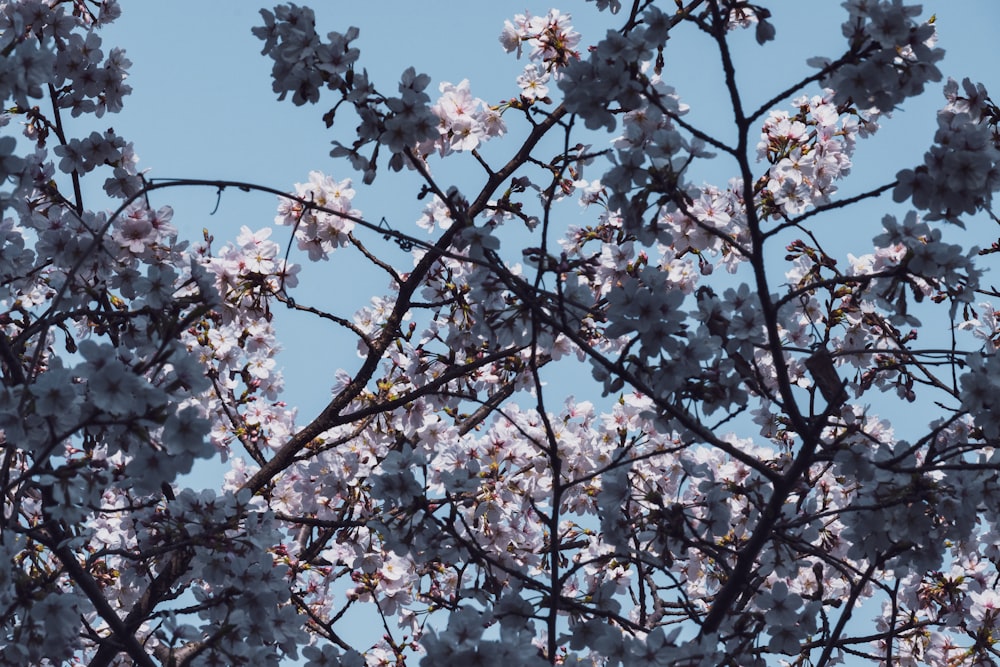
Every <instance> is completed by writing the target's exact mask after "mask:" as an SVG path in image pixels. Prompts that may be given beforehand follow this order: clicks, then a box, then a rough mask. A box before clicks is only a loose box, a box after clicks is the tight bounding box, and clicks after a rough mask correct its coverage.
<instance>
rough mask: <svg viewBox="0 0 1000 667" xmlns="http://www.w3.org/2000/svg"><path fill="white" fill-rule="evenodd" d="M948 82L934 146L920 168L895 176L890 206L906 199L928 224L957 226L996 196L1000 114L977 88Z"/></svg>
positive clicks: (999, 185) (999, 171)
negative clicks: (942, 222)
mask: <svg viewBox="0 0 1000 667" xmlns="http://www.w3.org/2000/svg"><path fill="white" fill-rule="evenodd" d="M962 88H963V90H964V92H965V97H962V96H959V94H958V83H957V82H956V81H954V80H952V79H949V81H948V85H946V86H945V89H944V94H945V97H946V98H947V99H948V105H947V106H945V108H944V109H942V110H941V111H940V112H939V113H938V130H937V132H936V133H935V134H934V146H932V147H931V149H930V150H929V151H928V152H927V153H926V154H925V155H924V164H923V165H921V166H919V167H917V168H916V169H904V170H903V171H901V172H899V174H897V176H896V178H897V179H898V182H899V184H898V185H897V186H896V189H895V190H894V191H893V198H894V199H895V200H896V201H904V200H908V199H911V200H912V201H913V205H914V206H916V207H917V208H919V209H922V210H925V211H927V212H928V217H929V219H931V220H936V219H942V218H943V219H946V220H951V221H958V218H959V216H962V215H972V214H974V213H976V212H977V211H980V210H983V209H986V210H989V209H990V204H991V203H992V201H993V193H994V192H996V191H997V190H1000V139H998V138H997V130H996V128H997V125H998V123H1000V111H998V110H997V107H996V105H994V104H993V102H992V101H991V100H990V98H989V96H988V95H987V93H986V89H985V88H983V86H982V85H978V86H974V85H972V82H971V81H969V80H968V79H965V80H964V81H963V82H962Z"/></svg>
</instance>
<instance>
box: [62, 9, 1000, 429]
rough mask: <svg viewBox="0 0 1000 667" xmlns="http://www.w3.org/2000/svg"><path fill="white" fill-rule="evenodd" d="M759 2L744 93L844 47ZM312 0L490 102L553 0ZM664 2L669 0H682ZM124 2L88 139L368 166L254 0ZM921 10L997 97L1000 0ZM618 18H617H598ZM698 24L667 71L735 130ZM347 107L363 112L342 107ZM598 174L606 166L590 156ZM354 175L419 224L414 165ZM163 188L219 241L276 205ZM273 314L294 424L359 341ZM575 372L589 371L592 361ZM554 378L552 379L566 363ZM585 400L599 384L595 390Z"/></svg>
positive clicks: (325, 296)
mask: <svg viewBox="0 0 1000 667" xmlns="http://www.w3.org/2000/svg"><path fill="white" fill-rule="evenodd" d="M305 4H308V3H305ZM764 4H765V5H767V6H768V7H770V8H771V9H772V11H773V13H774V19H773V22H774V24H775V25H776V27H777V41H776V42H773V43H771V44H769V45H767V46H765V47H759V46H757V45H756V43H755V42H754V40H753V32H752V30H751V31H747V32H745V33H744V34H742V35H737V36H735V37H734V39H735V43H736V45H737V48H736V55H737V58H738V59H737V66H738V68H739V76H740V81H741V82H742V84H743V90H744V93H745V95H746V96H747V97H748V98H749V99H748V101H747V106H748V107H755V106H756V105H755V104H754V102H757V103H760V102H762V101H764V100H766V99H768V98H770V97H771V96H772V95H773V94H774V93H775V92H777V91H779V90H781V89H783V88H784V87H786V86H787V85H788V84H789V83H791V82H793V81H794V80H796V79H798V78H801V77H802V76H804V75H807V74H809V73H811V72H812V71H813V70H812V69H811V68H810V67H808V66H807V65H806V64H805V61H806V59H807V58H809V57H811V56H817V55H826V56H831V57H836V56H837V55H839V54H840V53H842V52H843V50H844V48H845V41H844V38H843V37H842V35H841V31H840V24H841V23H842V21H843V20H844V17H845V16H846V13H845V11H844V10H843V9H842V7H841V6H840V2H839V1H837V0H778V1H774V2H764ZM312 6H313V7H314V8H315V10H316V14H317V24H318V28H319V32H320V33H321V34H325V33H326V32H328V31H330V30H337V31H344V30H346V29H347V28H348V26H352V25H353V26H358V27H359V28H360V29H361V37H360V39H359V40H358V41H357V42H356V45H357V46H359V47H360V49H361V58H360V66H361V67H364V68H367V69H368V71H369V74H370V76H371V78H372V80H373V82H374V83H375V85H376V87H377V88H379V89H380V90H382V91H384V92H387V93H390V94H391V93H394V92H395V89H396V84H397V82H398V80H399V74H400V73H401V72H402V71H403V70H404V69H405V68H407V67H409V66H411V65H412V66H414V67H415V68H416V69H417V70H418V71H422V72H426V73H428V74H430V75H431V77H432V79H433V84H432V88H431V92H432V95H431V96H432V98H433V97H434V94H433V91H434V90H436V86H437V84H438V83H440V82H441V81H451V82H458V81H460V80H462V79H464V78H468V79H470V81H471V83H472V92H473V94H474V95H476V96H479V97H482V98H483V99H485V100H487V101H489V102H494V103H496V102H500V101H501V100H504V99H507V98H510V97H511V96H514V95H516V94H517V87H516V84H515V78H516V77H517V75H518V74H519V73H520V71H521V69H522V67H523V65H524V61H521V62H518V61H516V60H515V59H514V57H513V55H508V54H505V53H504V52H503V50H502V48H501V47H500V44H499V42H498V40H497V37H498V35H499V33H500V30H501V28H502V26H503V21H504V19H508V18H511V17H513V15H514V14H516V13H523V12H524V11H525V9H528V10H530V11H531V12H532V13H533V14H544V13H545V12H546V11H547V10H548V8H549V5H546V4H540V3H538V2H536V1H535V0H513V1H511V2H507V1H506V0H490V1H484V0H466V2H461V3H459V2H442V1H439V0H424V1H421V2H416V1H414V0H373V1H367V2H366V1H363V0H353V1H341V0H325V1H323V0H317V1H315V2H313V3H312ZM664 6H665V9H666V10H669V8H670V7H671V6H672V2H664ZM558 7H559V8H560V9H561V10H562V11H564V12H569V13H571V14H573V16H574V24H575V25H576V26H577V29H578V30H579V31H580V32H581V33H583V45H589V44H593V43H595V42H596V41H598V40H599V39H600V38H601V36H602V35H603V34H604V32H605V31H606V30H607V29H608V28H609V27H617V26H618V18H614V17H610V16H609V15H607V14H603V15H598V14H597V12H596V10H595V8H594V5H593V4H592V3H584V2H582V1H580V0H573V1H567V2H565V3H563V4H561V5H558ZM122 9H123V16H122V18H121V19H120V20H119V21H118V22H117V23H116V24H115V25H113V26H111V27H110V28H109V29H107V30H105V31H104V33H103V35H104V40H105V42H104V43H105V52H107V49H108V48H110V47H111V46H121V47H124V48H125V49H126V51H127V54H128V57H129V58H130V59H131V60H132V62H133V66H132V69H131V77H130V80H129V83H130V84H131V85H132V86H133V88H134V92H133V94H132V95H131V96H130V97H128V98H126V100H125V110H124V111H123V112H122V113H121V114H118V115H117V116H106V117H105V118H103V119H101V120H100V121H98V124H97V125H96V127H87V128H86V132H84V131H83V128H81V131H80V132H78V133H77V135H78V136H83V135H85V134H86V133H88V132H89V131H90V130H91V129H104V128H106V127H107V126H108V125H113V126H114V128H115V130H116V131H117V132H118V133H119V134H120V135H121V136H124V137H125V138H126V139H128V140H131V141H133V142H134V143H135V148H136V152H137V153H138V155H139V157H140V158H141V162H140V167H141V168H149V169H150V170H151V171H150V173H149V175H150V176H151V177H159V178H163V177H189V178H219V179H231V180H244V181H249V182H252V183H259V184H263V185H269V186H272V187H276V188H279V189H285V190H291V189H292V185H293V184H294V183H296V182H303V181H305V180H307V176H308V173H309V171H310V170H321V171H324V172H326V173H328V174H330V175H332V176H334V177H335V178H337V179H342V178H346V177H351V178H355V177H357V176H358V175H357V174H356V173H355V172H353V170H352V169H351V168H350V165H349V164H347V163H346V162H344V161H335V160H333V159H332V158H330V157H329V150H330V148H331V145H330V142H331V140H332V139H334V138H339V139H341V140H342V141H345V142H347V141H349V140H350V138H351V136H352V132H353V127H354V124H353V123H349V124H348V125H347V126H346V127H339V128H338V127H335V128H334V129H333V130H332V131H331V130H327V129H326V128H325V127H324V124H323V122H322V121H321V116H322V114H323V113H324V112H325V111H326V110H327V109H328V108H329V106H330V105H332V103H333V102H334V101H335V100H334V98H333V96H332V95H331V96H329V97H327V98H324V99H321V102H320V104H319V105H316V106H306V107H302V108H297V107H294V106H293V105H292V104H291V103H290V102H289V101H285V102H282V103H279V102H277V101H276V96H275V94H274V93H272V91H271V82H270V69H271V66H270V61H269V60H268V59H266V58H264V57H263V56H261V55H260V48H261V45H262V42H260V41H259V40H257V39H256V38H255V37H253V36H252V35H251V34H250V29H251V27H253V26H255V25H258V24H259V23H260V17H259V15H258V12H257V9H258V5H257V3H256V2H255V1H254V0H169V1H165V2H152V1H148V0H147V1H142V0H135V1H133V0H124V1H123V2H122ZM924 9H925V12H926V15H929V14H931V13H936V15H937V26H938V31H939V35H940V43H939V44H940V46H942V47H943V48H944V49H945V50H946V52H947V53H946V58H945V60H944V62H943V64H942V66H941V69H942V72H943V73H944V75H945V77H946V78H947V77H948V76H952V77H955V78H957V79H959V80H961V78H962V77H964V76H969V77H971V78H972V79H973V80H974V81H981V82H983V83H984V84H985V85H986V87H987V89H991V90H992V92H993V97H994V99H1000V75H998V72H997V67H996V52H995V49H994V48H991V47H990V45H991V44H995V43H996V40H997V38H998V35H997V32H998V30H1000V0H947V1H944V0H942V1H939V2H928V3H925V5H924ZM609 18H610V19H611V20H612V21H613V23H610V24H608V23H603V22H602V21H606V20H607V19H609ZM692 32H693V31H692V30H690V29H689V28H686V29H685V30H683V31H681V32H680V33H678V34H677V36H676V37H675V38H673V39H671V41H670V42H669V45H668V47H667V52H666V68H665V72H664V79H665V80H666V81H667V82H668V83H670V84H671V85H674V86H675V87H676V88H677V91H678V93H679V94H680V96H681V98H682V101H684V102H685V103H687V104H689V105H690V106H691V113H690V115H689V117H688V118H689V120H691V121H693V122H695V123H696V124H697V125H699V126H700V127H702V128H704V129H707V130H709V131H711V132H713V133H717V134H718V136H720V137H721V138H724V139H725V138H731V136H732V132H731V130H730V129H729V128H730V124H731V120H730V114H729V113H728V112H727V109H728V106H727V99H726V97H725V95H724V89H723V86H722V79H721V68H720V66H719V59H718V54H717V53H716V51H715V50H714V49H713V48H712V45H711V44H710V43H709V41H708V39H707V38H705V37H704V36H703V35H692ZM942 83H943V82H942ZM940 90H941V86H940V85H939V84H933V88H932V89H931V90H930V91H929V92H928V94H927V95H926V96H925V97H924V98H922V99H920V100H917V101H909V102H907V103H906V107H905V110H904V111H902V112H897V113H896V114H895V117H894V118H893V119H892V120H887V121H886V122H885V123H883V126H884V129H883V131H882V132H880V134H879V136H878V137H877V138H876V139H875V140H874V141H873V142H871V143H870V144H866V143H862V144H861V146H860V147H859V150H858V153H857V155H856V158H855V165H856V166H855V169H854V172H853V175H852V177H851V178H849V179H848V180H847V181H846V182H844V183H842V184H841V190H840V191H841V194H842V195H844V196H847V195H850V194H854V193H857V192H861V191H864V190H866V189H868V188H870V187H874V186H875V185H879V184H882V183H885V182H888V181H890V180H892V178H894V176H895V174H896V172H897V171H898V170H899V169H901V168H903V167H907V166H913V165H915V164H917V163H919V162H920V161H921V160H922V155H923V153H924V151H925V150H926V149H927V147H928V146H929V145H930V142H931V140H932V137H933V134H934V130H935V127H936V122H935V116H934V112H935V111H936V109H938V108H940V107H941V106H942V105H943V102H944V99H943V97H942V96H941V93H940ZM783 108H787V105H785V106H784V107H783ZM345 118H347V119H351V120H353V117H352V116H351V115H350V114H348V115H346V116H345ZM608 139H610V137H607V136H605V137H598V138H597V139H596V140H595V144H596V147H597V148H601V147H603V146H602V145H601V142H606V141H607V140H608ZM497 148H498V149H500V150H503V151H513V150H514V149H515V148H516V146H515V145H513V143H512V142H503V141H501V142H498V144H497ZM448 162H452V161H451V160H449V161H448ZM454 162H455V163H457V164H458V165H460V166H465V165H468V164H469V162H463V161H462V160H455V161H454ZM444 167H445V165H444V163H442V165H441V167H440V169H441V170H442V171H439V172H438V173H439V174H441V175H442V176H443V177H448V178H452V177H453V178H454V179H455V180H456V182H458V183H460V184H464V185H465V186H466V188H467V189H466V190H465V191H466V192H467V193H470V192H471V191H472V186H473V185H474V184H475V181H474V180H470V179H469V175H470V174H476V173H477V171H476V169H475V168H472V169H469V170H465V171H444ZM436 168H437V167H436ZM733 171H734V170H733V167H732V165H731V164H726V163H724V162H722V161H721V160H720V161H718V164H717V166H716V167H713V168H712V169H711V170H707V171H706V172H705V173H704V174H701V175H700V177H702V178H706V179H711V180H713V181H714V182H715V183H717V184H719V185H724V184H725V182H726V180H727V179H728V178H729V177H730V176H732V175H735V174H734V173H733ZM588 177H589V178H596V177H597V171H596V169H595V170H592V171H591V173H590V174H588ZM443 180H444V178H443ZM445 183H446V184H447V183H448V181H447V180H445ZM356 184H357V185H358V186H359V187H358V196H357V198H356V200H355V205H356V206H357V208H359V209H361V210H362V211H363V213H364V214H365V217H366V218H368V219H370V220H373V221H378V220H379V219H380V218H381V217H383V216H384V217H385V218H386V219H387V220H388V221H389V222H390V224H391V225H392V226H393V227H394V228H397V229H402V230H407V231H410V232H413V233H420V230H419V229H417V228H416V226H415V225H414V224H413V222H414V221H415V220H416V219H417V218H418V217H419V216H420V212H421V208H422V204H421V202H418V201H417V200H416V198H415V194H416V187H415V181H414V180H413V179H412V178H407V177H403V178H400V177H396V176H395V175H392V174H389V173H386V172H384V171H382V172H380V175H379V178H378V180H376V183H375V185H374V186H373V187H372V188H363V187H360V178H356ZM95 187H96V184H95ZM92 192H93V194H94V195H99V193H98V192H95V191H92ZM97 201H99V199H98V197H92V198H91V199H90V202H89V205H90V206H95V203H96V202H97ZM153 203H154V204H155V205H157V206H159V205H163V204H170V205H172V206H173V207H174V209H175V217H174V220H173V222H174V224H175V225H177V227H178V228H179V229H180V230H181V233H182V234H185V235H188V236H189V237H191V238H197V237H198V236H200V234H201V229H202V228H208V229H209V230H210V232H211V233H212V234H214V235H215V237H216V239H217V241H216V247H219V246H221V245H222V244H223V243H225V242H226V241H227V240H230V239H234V238H235V236H236V235H237V234H238V231H239V228H240V226H241V225H247V226H249V227H251V228H253V229H257V228H260V227H264V226H269V225H271V224H272V221H273V218H274V214H275V206H276V201H275V199H274V198H273V197H270V196H264V195H259V194H243V193H240V192H237V191H229V192H227V193H225V194H224V195H223V197H222V201H221V205H220V206H219V209H218V211H217V213H215V214H214V215H210V212H211V211H212V210H213V209H214V208H215V206H216V195H215V192H214V191H213V190H210V189H201V190H195V189H187V190H180V189H171V190H167V191H162V192H158V193H154V195H153ZM562 210H563V211H565V216H566V217H565V224H567V225H569V224H576V225H582V224H588V223H589V222H591V221H592V220H593V217H592V214H588V213H585V212H581V211H580V209H579V208H578V207H576V206H575V205H573V206H564V207H563V209H562ZM889 210H897V212H898V207H896V208H894V207H893V205H892V203H891V201H890V200H889V198H888V197H883V198H882V199H880V200H878V201H876V202H871V203H869V204H867V205H866V206H864V207H859V208H856V209H851V212H849V213H848V214H847V215H846V216H841V217H839V218H835V219H829V220H824V221H823V222H822V224H823V225H830V226H831V227H830V228H828V231H832V232H833V235H834V236H837V237H839V238H841V239H842V240H843V241H844V242H845V244H844V245H843V249H844V252H847V251H851V252H854V254H856V255H860V254H863V253H865V252H867V251H869V250H870V246H871V244H870V239H871V238H872V237H873V236H874V235H875V234H877V233H878V231H879V230H880V228H881V226H880V224H879V221H880V220H881V217H882V215H883V214H884V213H885V212H886V211H889ZM976 222H977V225H981V227H979V228H978V229H975V228H974V229H973V230H972V234H974V235H977V238H978V237H981V240H979V241H978V242H979V243H980V244H989V243H990V242H992V240H994V239H995V237H996V234H995V229H994V227H995V226H994V225H993V223H991V222H990V221H989V220H986V219H980V220H978V221H976ZM288 234H289V230H287V229H282V228H279V229H276V230H275V234H274V236H273V237H272V238H274V240H277V241H278V242H279V243H281V244H282V247H283V248H284V247H285V245H286V244H287V237H288ZM991 235H992V236H991ZM365 238H366V242H368V243H369V245H370V247H371V248H373V249H375V250H376V251H379V252H384V253H386V256H387V257H389V258H390V259H391V260H392V261H393V262H394V263H395V264H396V265H397V266H400V267H407V266H409V265H410V263H409V260H408V258H407V257H406V256H405V254H404V253H402V252H401V251H400V250H399V249H398V248H396V247H395V246H394V245H392V244H390V243H386V242H383V241H382V240H381V238H379V237H378V236H377V235H374V234H370V235H368V236H367V237H365ZM292 259H293V261H296V262H298V263H300V264H303V265H304V270H303V274H302V286H301V287H300V288H299V291H298V293H297V294H295V296H296V298H297V300H299V301H300V302H303V303H307V302H308V303H312V304H313V305H316V306H318V307H324V308H328V309H330V310H332V311H333V312H336V313H337V314H340V315H344V316H350V314H351V313H353V311H354V310H355V309H356V307H357V306H359V305H364V304H366V303H368V301H369V299H370V297H371V296H373V295H381V294H384V293H385V291H386V290H385V286H386V283H385V280H384V279H383V277H381V276H379V275H378V274H373V273H371V272H368V271H366V270H365V268H364V266H363V265H361V264H359V263H358V262H357V261H356V260H355V258H354V257H353V256H351V257H348V255H347V254H346V253H341V254H338V253H335V254H334V255H333V258H332V259H331V260H330V261H329V262H326V263H322V264H320V265H315V266H309V265H308V262H307V260H306V258H305V257H303V256H302V255H301V254H298V255H297V254H296V252H295V251H294V250H293V255H292ZM278 325H279V327H280V330H279V337H280V340H281V341H282V343H283V345H284V348H285V351H284V352H283V354H282V355H281V356H280V358H279V364H281V365H282V366H283V367H284V371H285V376H286V380H287V391H286V394H285V396H284V399H285V400H286V401H287V402H288V403H289V404H290V405H298V406H299V407H300V414H299V423H300V424H301V423H306V422H307V421H308V420H309V419H311V418H312V417H313V416H314V415H315V414H316V413H317V412H318V411H319V410H320V409H321V408H322V407H323V406H324V405H325V404H326V401H327V400H328V398H329V390H330V386H331V385H332V384H333V381H334V378H333V372H334V370H335V369H336V368H338V367H344V368H346V369H348V370H350V369H352V368H354V367H356V365H357V357H356V355H355V347H354V344H353V342H351V341H350V340H349V339H347V338H346V337H343V336H340V335H338V334H336V333H333V332H331V331H330V330H329V329H328V328H325V327H323V326H322V325H317V324H316V322H315V321H313V320H309V319H307V318H298V317H290V316H288V315H284V316H282V317H281V318H279V320H278ZM575 372H576V371H574V372H569V374H568V375H566V377H573V376H574V373H575ZM583 372H584V374H589V370H587V369H583ZM550 379H551V380H552V382H553V383H554V385H553V386H554V387H558V384H559V382H560V379H559V377H558V375H556V376H551V377H550ZM564 380H565V379H564ZM566 386H569V382H566ZM580 398H594V399H598V398H599V394H597V395H595V396H593V397H587V396H580ZM560 402H561V401H558V400H554V397H553V398H550V400H549V403H550V405H558V404H559V403H560Z"/></svg>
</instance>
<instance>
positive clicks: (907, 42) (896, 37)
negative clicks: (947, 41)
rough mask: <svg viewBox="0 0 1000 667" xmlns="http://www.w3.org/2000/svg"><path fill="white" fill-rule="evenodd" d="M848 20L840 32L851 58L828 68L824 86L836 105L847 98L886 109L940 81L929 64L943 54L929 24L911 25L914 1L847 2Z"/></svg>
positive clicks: (818, 61) (916, 11) (817, 61)
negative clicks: (846, 43) (909, 2)
mask: <svg viewBox="0 0 1000 667" xmlns="http://www.w3.org/2000/svg"><path fill="white" fill-rule="evenodd" d="M844 6H845V7H846V8H847V10H848V13H849V15H850V16H849V18H848V19H847V21H845V22H844V25H843V30H844V36H845V37H847V38H848V40H849V41H850V45H851V51H850V53H851V55H853V56H854V59H853V60H851V61H848V62H847V63H845V64H844V65H843V66H842V67H838V68H834V69H833V71H832V72H830V73H829V74H828V75H827V76H826V77H825V78H824V85H826V86H828V87H829V88H831V89H833V90H834V91H836V94H835V97H834V101H835V102H836V103H837V104H843V103H845V102H851V103H853V104H855V105H856V106H857V107H858V108H861V109H868V108H874V109H876V110H878V111H880V112H882V113H885V112H889V111H892V110H893V109H895V108H896V106H897V105H898V104H900V103H901V102H902V101H903V100H905V99H906V98H908V97H913V96H915V95H919V94H921V93H922V92H924V86H925V85H926V84H927V83H928V82H930V81H940V80H941V72H940V70H938V68H937V66H936V65H935V63H937V62H939V61H940V60H941V59H942V58H943V57H944V50H943V49H940V48H937V47H936V46H935V42H936V40H937V36H936V32H935V30H934V25H933V23H932V22H930V21H928V22H924V23H917V22H916V21H915V20H914V17H917V16H919V15H920V12H921V7H920V5H904V4H903V3H902V2H901V0H877V1H874V2H872V1H870V0H848V1H847V2H845V3H844ZM810 63H811V64H813V65H815V66H817V67H823V68H828V67H830V61H829V60H827V59H824V58H813V59H812V60H810Z"/></svg>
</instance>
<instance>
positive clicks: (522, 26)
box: [500, 9, 580, 102]
mask: <svg viewBox="0 0 1000 667" xmlns="http://www.w3.org/2000/svg"><path fill="white" fill-rule="evenodd" d="M570 20H571V17H570V15H569V14H563V13H561V12H560V11H559V10H557V9H552V10H549V13H548V14H547V15H546V16H532V15H531V14H529V13H524V14H517V15H515V16H514V20H513V22H511V21H505V22H504V29H503V32H502V33H501V34H500V44H501V45H502V46H503V48H504V50H505V51H506V52H507V53H511V52H516V53H517V57H518V58H520V57H521V54H522V52H523V49H524V45H525V44H527V45H528V46H529V47H531V51H530V52H529V53H528V59H529V60H531V61H532V62H530V63H528V64H527V65H525V67H524V72H523V73H522V74H521V75H520V76H519V77H518V78H517V85H518V87H519V88H520V89H521V98H522V99H524V100H526V101H528V102H533V101H535V100H547V99H548V95H549V87H548V83H549V81H550V79H552V78H555V79H556V80H558V79H559V77H560V71H561V70H562V69H563V68H565V67H566V66H567V65H568V64H569V63H571V62H573V61H575V60H578V59H579V57H580V54H579V53H578V52H577V51H575V50H574V49H575V48H576V46H577V45H578V44H579V43H580V33H578V32H576V31H575V30H573V26H572V25H571V24H570Z"/></svg>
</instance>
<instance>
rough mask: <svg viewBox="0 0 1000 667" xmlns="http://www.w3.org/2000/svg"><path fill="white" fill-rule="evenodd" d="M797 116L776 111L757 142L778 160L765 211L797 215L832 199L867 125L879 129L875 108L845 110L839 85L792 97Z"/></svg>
mask: <svg viewBox="0 0 1000 667" xmlns="http://www.w3.org/2000/svg"><path fill="white" fill-rule="evenodd" d="M792 104H793V105H794V106H796V107H797V108H798V109H799V111H798V113H797V114H795V115H794V116H792V115H790V114H789V113H787V112H784V111H772V112H771V114H770V116H769V117H768V119H767V120H766V121H765V123H764V127H763V128H762V131H761V139H760V142H759V143H758V144H757V158H758V159H759V160H764V159H766V160H767V161H768V162H769V163H770V164H771V165H772V166H771V168H770V169H769V171H768V175H767V182H766V185H765V186H764V187H765V189H766V192H764V193H763V195H764V213H765V214H770V215H774V216H787V217H794V216H796V215H800V214H801V213H804V212H805V210H806V209H807V208H809V207H810V206H817V205H819V204H824V203H826V202H827V201H829V199H830V196H831V195H833V194H834V193H835V192H836V191H837V187H836V185H834V182H835V181H837V180H839V179H841V178H843V177H844V176H845V175H847V173H848V172H849V171H850V168H851V154H852V153H853V152H854V144H855V141H856V137H857V136H858V134H859V133H860V132H861V131H864V132H865V133H866V134H871V133H873V132H874V131H875V130H876V129H877V128H878V125H877V124H876V122H875V120H874V118H873V117H872V116H873V115H874V114H866V115H865V116H864V117H862V116H860V115H859V114H857V113H854V114H842V113H841V112H840V110H839V109H838V108H837V106H836V105H835V104H834V103H833V91H831V90H827V91H825V95H824V96H813V97H811V98H810V97H801V98H798V99H796V100H793V101H792Z"/></svg>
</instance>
